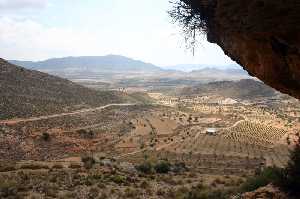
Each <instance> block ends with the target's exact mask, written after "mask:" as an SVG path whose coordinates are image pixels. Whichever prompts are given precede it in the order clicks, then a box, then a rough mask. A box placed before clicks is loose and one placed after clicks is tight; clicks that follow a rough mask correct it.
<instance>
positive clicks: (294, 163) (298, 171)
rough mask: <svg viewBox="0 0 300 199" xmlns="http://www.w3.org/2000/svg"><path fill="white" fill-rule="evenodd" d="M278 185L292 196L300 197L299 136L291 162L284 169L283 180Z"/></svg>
mask: <svg viewBox="0 0 300 199" xmlns="http://www.w3.org/2000/svg"><path fill="white" fill-rule="evenodd" d="M277 185H279V186H280V187H281V188H282V189H283V190H284V191H285V192H287V193H289V194H290V195H291V196H294V197H296V198H299V197H300V189H299V187H300V138H298V143H297V144H296V146H295V149H294V150H293V152H292V153H291V159H290V161H289V164H288V166H287V167H286V168H285V169H284V170H283V173H282V176H281V180H280V181H279V182H278V183H277Z"/></svg>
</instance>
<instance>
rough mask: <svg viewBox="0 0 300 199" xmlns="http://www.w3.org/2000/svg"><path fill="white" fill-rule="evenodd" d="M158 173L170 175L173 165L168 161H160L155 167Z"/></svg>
mask: <svg viewBox="0 0 300 199" xmlns="http://www.w3.org/2000/svg"><path fill="white" fill-rule="evenodd" d="M154 170H155V171H156V173H168V172H169V171H170V170H171V164H170V163H169V162H167V161H160V162H158V163H157V164H156V165H155V166H154Z"/></svg>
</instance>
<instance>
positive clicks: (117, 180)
mask: <svg viewBox="0 0 300 199" xmlns="http://www.w3.org/2000/svg"><path fill="white" fill-rule="evenodd" d="M111 181H113V182H114V183H116V184H119V185H120V184H124V183H125V182H126V177H124V176H120V175H115V176H112V177H111Z"/></svg>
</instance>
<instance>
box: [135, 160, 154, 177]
mask: <svg viewBox="0 0 300 199" xmlns="http://www.w3.org/2000/svg"><path fill="white" fill-rule="evenodd" d="M136 169H137V170H138V171H140V172H142V173H145V174H151V173H152V172H153V165H152V164H151V162H149V161H145V162H143V163H142V164H140V165H138V166H137V167H136Z"/></svg>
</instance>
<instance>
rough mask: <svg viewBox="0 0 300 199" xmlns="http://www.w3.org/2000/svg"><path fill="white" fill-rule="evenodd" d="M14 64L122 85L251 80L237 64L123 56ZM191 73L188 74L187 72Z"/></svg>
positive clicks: (61, 75) (17, 62)
mask: <svg viewBox="0 0 300 199" xmlns="http://www.w3.org/2000/svg"><path fill="white" fill-rule="evenodd" d="M9 62H10V63H12V64H15V65H19V66H22V67H25V68H27V69H34V70H38V71H42V72H46V73H49V74H52V75H57V76H60V77H63V78H67V79H70V80H72V81H75V82H82V81H88V82H95V81H96V82H106V83H110V84H111V83H118V82H124V80H125V81H126V82H128V80H129V81H131V80H135V81H134V82H136V80H138V82H140V80H142V81H144V80H146V81H149V80H154V81H157V80H158V79H168V80H171V81H174V80H175V81H177V80H189V81H190V80H192V81H196V82H212V81H223V80H240V79H245V78H249V75H248V74H247V72H246V71H244V70H242V69H241V68H240V67H238V66H235V65H230V66H210V65H190V64H186V65H177V66H171V67H159V66H156V65H154V64H151V63H145V62H143V61H139V60H134V59H131V58H127V57H124V56H119V55H107V56H86V57H64V58H54V59H48V60H45V61H37V62H33V61H17V60H10V61H9ZM184 71H188V72H184Z"/></svg>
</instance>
